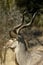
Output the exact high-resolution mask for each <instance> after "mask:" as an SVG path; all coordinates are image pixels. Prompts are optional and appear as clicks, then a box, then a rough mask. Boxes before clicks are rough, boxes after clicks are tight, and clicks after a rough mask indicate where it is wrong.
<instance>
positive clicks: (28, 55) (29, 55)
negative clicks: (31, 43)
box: [8, 12, 42, 65]
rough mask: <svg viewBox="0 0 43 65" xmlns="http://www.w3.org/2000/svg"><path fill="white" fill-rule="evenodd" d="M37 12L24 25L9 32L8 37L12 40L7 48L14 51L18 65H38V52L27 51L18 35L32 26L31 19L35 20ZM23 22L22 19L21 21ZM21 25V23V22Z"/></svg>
mask: <svg viewBox="0 0 43 65" xmlns="http://www.w3.org/2000/svg"><path fill="white" fill-rule="evenodd" d="M36 14H37V12H36V13H35V14H34V15H33V17H32V19H31V21H30V22H29V23H28V24H26V25H23V24H21V25H19V26H17V27H15V28H14V29H13V30H11V31H10V32H9V34H10V37H11V38H13V40H12V44H11V45H9V46H8V47H9V48H11V49H14V50H15V51H14V50H13V51H14V52H15V53H16V60H17V62H18V64H19V65H40V64H39V63H40V62H41V58H42V56H41V54H40V52H38V51H35V50H34V51H31V52H30V51H27V47H26V43H25V41H24V37H23V35H22V34H20V30H21V29H23V28H25V27H28V26H30V25H31V24H32V22H33V19H34V18H35V16H36ZM23 20H24V19H23ZM22 23H23V22H22Z"/></svg>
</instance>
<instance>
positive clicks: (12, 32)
mask: <svg viewBox="0 0 43 65" xmlns="http://www.w3.org/2000/svg"><path fill="white" fill-rule="evenodd" d="M23 23H24V13H23V19H22V22H21V24H19V25H17V26H15V27H14V28H13V29H12V30H11V31H9V35H10V37H11V38H14V36H15V35H16V34H17V33H18V29H19V28H20V27H21V26H22V25H23Z"/></svg>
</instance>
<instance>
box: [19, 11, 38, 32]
mask: <svg viewBox="0 0 43 65" xmlns="http://www.w3.org/2000/svg"><path fill="white" fill-rule="evenodd" d="M37 12H38V11H36V12H35V13H34V14H33V17H32V19H31V21H30V22H29V23H28V24H24V25H22V26H21V27H20V28H18V33H19V32H20V30H21V29H23V28H26V27H28V26H31V25H32V23H33V21H34V19H35V17H36V15H37Z"/></svg>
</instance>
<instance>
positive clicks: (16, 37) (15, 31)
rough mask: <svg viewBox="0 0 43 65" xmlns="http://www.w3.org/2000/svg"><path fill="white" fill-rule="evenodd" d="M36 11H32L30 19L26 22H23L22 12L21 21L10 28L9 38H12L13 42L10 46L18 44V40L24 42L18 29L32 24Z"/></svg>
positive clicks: (13, 46)
mask: <svg viewBox="0 0 43 65" xmlns="http://www.w3.org/2000/svg"><path fill="white" fill-rule="evenodd" d="M36 14H37V12H35V13H34V15H33V17H32V19H31V21H30V22H29V23H28V24H24V14H23V19H22V23H21V24H19V25H18V26H16V27H14V28H13V30H11V31H10V32H9V35H10V37H11V38H13V43H12V45H11V46H10V47H11V48H15V47H16V46H17V45H18V41H20V42H23V43H24V38H23V36H22V35H21V34H20V31H21V30H22V29H23V28H26V27H29V26H31V25H32V23H33V20H34V18H35V16H36Z"/></svg>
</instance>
